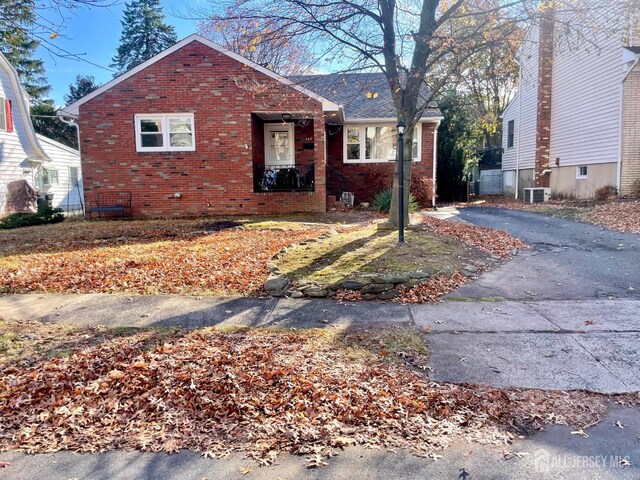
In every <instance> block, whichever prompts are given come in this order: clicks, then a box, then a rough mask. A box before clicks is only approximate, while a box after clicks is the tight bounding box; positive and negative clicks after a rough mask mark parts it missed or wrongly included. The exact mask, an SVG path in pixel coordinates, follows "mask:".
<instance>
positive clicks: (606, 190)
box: [594, 185, 618, 201]
mask: <svg viewBox="0 0 640 480" xmlns="http://www.w3.org/2000/svg"><path fill="white" fill-rule="evenodd" d="M616 195H618V189H617V188H616V187H614V186H612V185H605V186H604V187H600V188H597V189H596V191H595V193H594V197H595V199H596V200H598V201H604V200H609V199H611V198H612V197H615V196H616Z"/></svg>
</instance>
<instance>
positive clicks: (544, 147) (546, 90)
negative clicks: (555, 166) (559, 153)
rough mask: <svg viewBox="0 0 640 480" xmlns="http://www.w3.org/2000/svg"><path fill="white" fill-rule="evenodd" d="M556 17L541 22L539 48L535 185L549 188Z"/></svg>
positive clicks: (551, 13)
mask: <svg viewBox="0 0 640 480" xmlns="http://www.w3.org/2000/svg"><path fill="white" fill-rule="evenodd" d="M554 21H555V20H554V15H553V11H550V12H548V13H547V14H546V15H544V16H543V17H542V18H541V20H540V43H539V46H538V55H539V57H538V59H539V60H538V107H537V125H536V158H535V169H534V171H535V178H534V181H535V185H536V187H549V181H550V179H551V175H550V174H549V173H543V172H544V171H545V170H547V169H548V168H549V153H550V149H551V77H552V70H553V44H554V38H553V37H554Z"/></svg>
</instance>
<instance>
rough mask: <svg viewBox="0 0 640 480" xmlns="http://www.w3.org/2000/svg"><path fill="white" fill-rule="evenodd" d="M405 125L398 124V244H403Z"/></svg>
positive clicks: (400, 122)
mask: <svg viewBox="0 0 640 480" xmlns="http://www.w3.org/2000/svg"><path fill="white" fill-rule="evenodd" d="M405 127H406V125H405V123H404V122H403V121H402V120H400V121H399V122H398V125H397V128H398V243H399V244H402V243H404V129H405Z"/></svg>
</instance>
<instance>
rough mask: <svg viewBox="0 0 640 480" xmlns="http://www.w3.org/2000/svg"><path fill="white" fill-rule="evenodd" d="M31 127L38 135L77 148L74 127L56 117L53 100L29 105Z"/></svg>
mask: <svg viewBox="0 0 640 480" xmlns="http://www.w3.org/2000/svg"><path fill="white" fill-rule="evenodd" d="M31 121H32V122H33V129H34V130H35V131H36V132H37V133H39V134H40V135H44V136H45V137H48V138H51V139H52V140H55V141H57V142H60V143H62V144H64V145H67V146H68V147H71V148H78V137H77V132H76V129H75V128H74V127H72V126H70V125H67V124H66V123H64V122H63V121H61V120H60V119H59V118H58V117H57V110H56V107H54V106H53V100H45V101H42V102H38V103H36V104H34V105H32V106H31Z"/></svg>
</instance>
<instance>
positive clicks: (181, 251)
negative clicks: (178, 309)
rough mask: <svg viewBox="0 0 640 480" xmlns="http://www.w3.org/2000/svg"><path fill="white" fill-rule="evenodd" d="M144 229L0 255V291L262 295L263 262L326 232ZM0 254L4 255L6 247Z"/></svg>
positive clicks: (118, 227) (120, 226)
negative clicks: (293, 245) (29, 251)
mask: <svg viewBox="0 0 640 480" xmlns="http://www.w3.org/2000/svg"><path fill="white" fill-rule="evenodd" d="M148 223H149V225H147V224H145V222H135V225H134V226H137V227H138V228H137V229H135V228H133V227H131V226H128V225H126V224H125V223H124V222H121V223H111V224H110V225H111V226H112V228H113V229H114V232H112V233H111V236H109V237H108V238H106V239H94V240H86V239H84V238H81V237H72V236H70V235H69V234H66V235H65V236H63V238H64V245H61V244H60V243H59V242H57V241H56V239H55V238H52V239H50V240H49V241H47V242H46V247H47V248H46V249H45V250H44V251H41V250H43V249H41V248H35V251H36V252H32V253H16V254H13V255H9V256H5V257H3V258H2V259H0V291H4V292H6V293H27V292H67V293H138V294H156V293H165V294H167V293H171V294H202V293H209V294H219V295H229V294H243V295H251V294H256V293H258V292H260V291H261V289H262V284H263V283H264V281H265V280H266V278H267V276H268V269H267V262H268V261H269V259H270V258H271V257H272V256H273V255H274V254H275V253H277V252H278V251H279V250H280V249H281V248H282V247H285V246H287V245H289V244H291V243H292V242H299V241H302V240H304V239H306V238H310V237H314V236H317V235H320V234H321V233H323V232H324V231H325V230H323V229H320V228H301V229H296V230H289V231H277V230H275V229H239V228H230V229H225V230H219V231H211V232H208V231H203V230H197V231H189V230H188V229H187V231H184V230H183V231H177V230H178V228H177V227H176V226H175V225H181V226H182V228H183V229H184V228H185V227H190V228H191V229H193V228H195V227H196V226H197V225H198V224H195V223H194V222H193V221H192V223H185V222H182V223H177V224H175V223H168V224H167V225H165V224H164V223H160V224H158V223H156V222H148ZM82 226H83V227H84V225H82ZM203 226H204V227H206V225H201V226H200V227H203ZM102 228H104V227H103V226H102V225H99V227H98V229H99V230H100V229H102ZM154 228H155V230H154ZM79 231H80V232H85V229H84V228H82V229H80V230H79ZM118 233H120V234H121V235H119V236H116V235H117V234H118ZM6 240H7V238H3V241H5V242H6ZM21 248H22V247H21ZM2 250H3V251H5V252H6V251H7V250H11V249H10V248H9V247H8V246H7V245H6V244H5V245H4V248H3V249H2ZM12 251H15V249H13V250H12ZM39 251H41V252H39Z"/></svg>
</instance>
